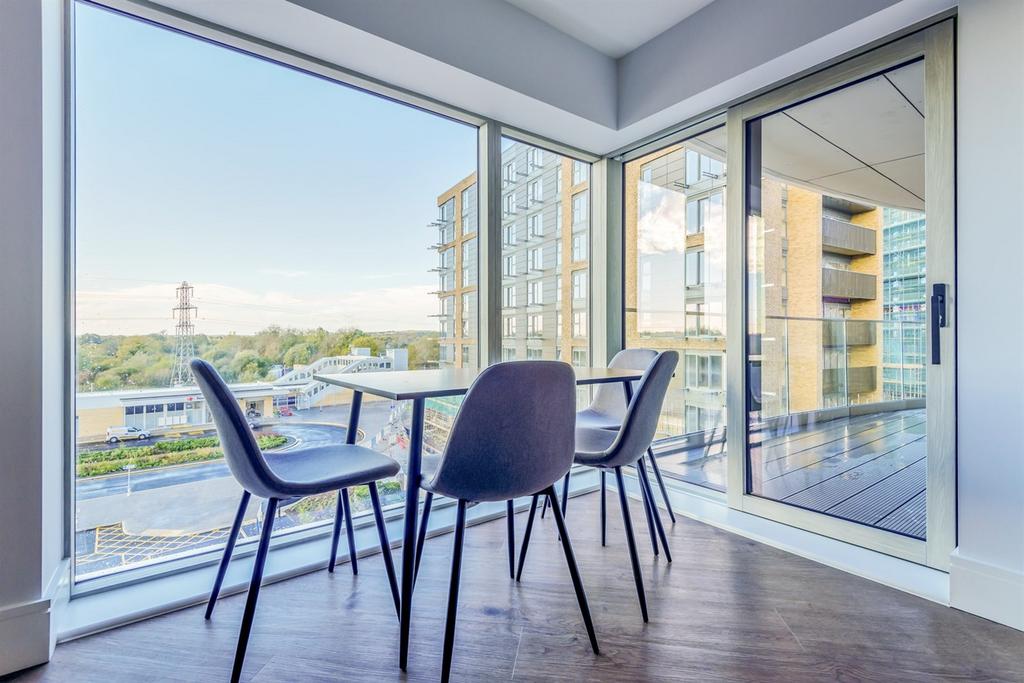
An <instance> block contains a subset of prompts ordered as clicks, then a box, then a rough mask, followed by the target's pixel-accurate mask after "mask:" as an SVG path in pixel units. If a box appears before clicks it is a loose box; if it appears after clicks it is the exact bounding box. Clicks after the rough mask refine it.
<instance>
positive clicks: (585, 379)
mask: <svg viewBox="0 0 1024 683" xmlns="http://www.w3.org/2000/svg"><path fill="white" fill-rule="evenodd" d="M573 371H574V372H575V373H576V384H579V385H588V384H608V383H612V382H630V381H634V380H638V379H640V378H641V377H643V374H644V373H643V371H642V370H614V369H611V368H573ZM479 374H480V370H470V369H461V368H449V369H444V370H398V371H395V372H387V371H382V372H348V373H346V372H343V373H325V374H322V375H320V374H315V375H313V379H316V380H319V381H321V382H325V383H327V384H333V385H335V386H339V387H345V388H347V389H351V390H353V391H362V392H364V393H367V394H373V395H375V396H383V397H384V398H389V399H391V400H393V401H405V400H409V399H415V398H437V397H441V396H460V395H462V394H464V393H466V392H467V391H469V387H470V385H472V384H473V380H475V379H476V377H477V375H479Z"/></svg>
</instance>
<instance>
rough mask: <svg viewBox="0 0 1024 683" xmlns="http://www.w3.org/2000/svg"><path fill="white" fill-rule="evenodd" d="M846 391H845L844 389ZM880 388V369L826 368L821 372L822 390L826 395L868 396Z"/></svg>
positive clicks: (871, 367) (870, 367)
mask: <svg viewBox="0 0 1024 683" xmlns="http://www.w3.org/2000/svg"><path fill="white" fill-rule="evenodd" d="M844 385H845V388H846V391H845V392H844V391H843V388H844ZM877 387H878V368H877V367H875V366H873V365H871V366H867V367H852V368H851V367H848V368H826V369H824V370H822V371H821V390H822V393H824V394H843V393H845V394H846V395H847V396H853V395H856V394H866V393H870V392H872V391H874V390H875V389H876V388H877Z"/></svg>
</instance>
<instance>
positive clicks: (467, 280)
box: [462, 237, 477, 287]
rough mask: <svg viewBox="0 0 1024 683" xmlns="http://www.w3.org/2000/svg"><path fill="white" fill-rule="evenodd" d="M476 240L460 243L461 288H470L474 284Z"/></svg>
mask: <svg viewBox="0 0 1024 683" xmlns="http://www.w3.org/2000/svg"><path fill="white" fill-rule="evenodd" d="M476 259H477V255H476V238H475V237H474V238H473V239H468V240H466V241H465V242H463V243H462V286H463V287H470V286H472V285H475V284H476V268H477V264H476Z"/></svg>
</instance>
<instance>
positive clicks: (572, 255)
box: [431, 139, 590, 368]
mask: <svg viewBox="0 0 1024 683" xmlns="http://www.w3.org/2000/svg"><path fill="white" fill-rule="evenodd" d="M501 184H502V224H501V242H502V247H501V256H502V259H501V268H502V272H501V275H502V277H501V303H502V310H501V331H502V352H501V358H502V360H538V359H559V360H565V361H566V362H571V363H573V364H574V365H577V366H585V365H589V364H590V315H589V313H590V310H589V306H590V282H589V278H590V271H589V263H590V261H589V259H590V191H589V185H590V165H589V164H587V163H584V162H581V161H577V160H575V159H571V158H568V157H564V156H562V155H559V154H555V153H553V152H550V151H548V150H544V149H541V148H539V147H533V146H531V145H527V144H525V143H521V142H515V141H511V140H507V139H506V140H505V141H504V144H503V148H502V183H501ZM437 204H438V211H439V215H438V219H437V221H435V222H434V223H432V224H431V227H434V228H436V229H437V230H438V242H437V244H436V245H435V249H436V250H437V252H438V256H439V258H438V267H437V268H436V271H437V274H438V291H437V296H438V301H439V312H438V319H439V322H440V339H439V347H440V354H439V355H440V365H441V366H442V367H459V368H462V367H477V365H478V363H479V358H478V352H477V243H478V241H477V223H478V220H479V218H478V212H477V186H476V174H475V173H474V174H471V175H469V176H467V177H466V178H464V179H463V180H462V181H460V182H459V183H457V184H455V185H453V186H452V187H450V188H448V189H447V190H445V191H444V192H443V193H441V194H440V195H439V196H438V200H437Z"/></svg>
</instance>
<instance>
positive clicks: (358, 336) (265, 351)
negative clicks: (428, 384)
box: [77, 326, 438, 391]
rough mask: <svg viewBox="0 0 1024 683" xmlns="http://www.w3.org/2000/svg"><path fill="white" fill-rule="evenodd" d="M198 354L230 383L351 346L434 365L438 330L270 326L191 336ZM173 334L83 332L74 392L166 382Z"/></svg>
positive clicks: (418, 365)
mask: <svg viewBox="0 0 1024 683" xmlns="http://www.w3.org/2000/svg"><path fill="white" fill-rule="evenodd" d="M195 345H196V356H198V357H199V358H203V359H204V360H207V361H209V362H210V363H212V364H213V366H214V367H215V368H217V370H218V371H219V372H220V373H221V374H222V375H223V376H224V378H225V379H226V380H227V381H229V382H258V381H263V380H271V379H274V377H275V375H274V373H273V369H274V368H275V366H284V367H285V368H286V369H290V368H292V367H294V366H295V365H306V364H308V363H311V362H313V361H315V360H317V359H318V358H323V357H325V356H343V355H346V354H348V353H350V349H351V348H352V347H353V346H356V347H367V348H369V349H370V353H371V354H373V355H377V354H380V353H383V352H384V350H385V349H389V348H404V349H408V353H409V367H410V368H413V369H416V368H429V367H436V365H437V360H438V346H437V332H429V331H425V330H405V331H395V332H364V331H362V330H359V329H348V330H336V331H333V332H331V331H328V330H325V329H323V328H317V329H312V330H298V329H288V328H281V327H277V326H271V327H268V328H267V329H265V330H262V331H260V332H257V333H256V334H246V335H243V334H225V335H203V334H198V335H196V336H195ZM174 347H175V338H174V335H170V334H165V333H154V334H145V335H99V334H88V333H87V334H82V335H79V337H78V363H77V375H78V390H79V391H112V390H116V389H133V388H148V387H161V386H167V384H168V383H169V381H170V377H171V369H172V367H173V365H174Z"/></svg>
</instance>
